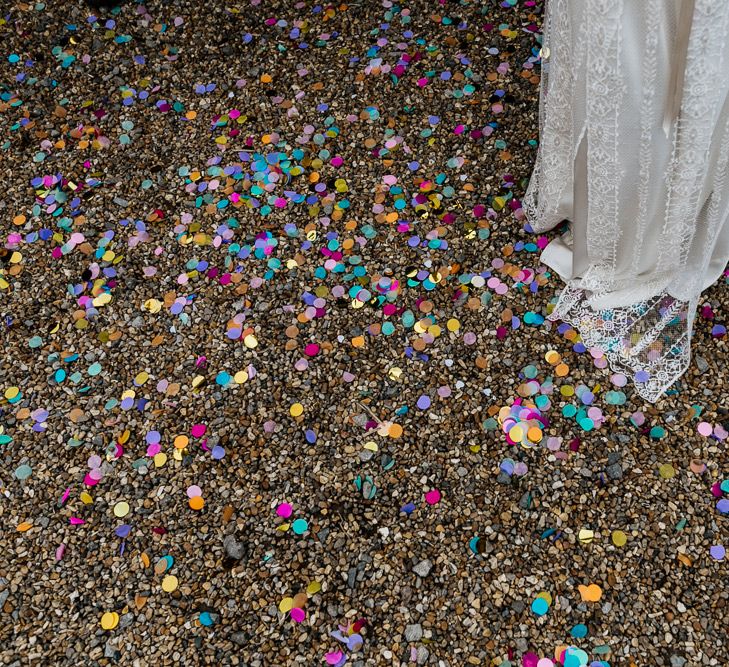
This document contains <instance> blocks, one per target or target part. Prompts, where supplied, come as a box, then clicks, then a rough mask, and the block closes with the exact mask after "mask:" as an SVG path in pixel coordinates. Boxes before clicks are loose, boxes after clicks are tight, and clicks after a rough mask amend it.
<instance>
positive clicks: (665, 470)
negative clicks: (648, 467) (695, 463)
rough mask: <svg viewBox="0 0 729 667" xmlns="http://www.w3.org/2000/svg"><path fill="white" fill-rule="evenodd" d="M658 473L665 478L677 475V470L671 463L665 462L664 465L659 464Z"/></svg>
mask: <svg viewBox="0 0 729 667" xmlns="http://www.w3.org/2000/svg"><path fill="white" fill-rule="evenodd" d="M658 474H659V475H660V476H661V477H662V478H663V479H671V478H672V477H674V476H675V475H676V470H675V469H674V467H673V466H672V465H671V464H670V463H664V464H663V465H660V466H658Z"/></svg>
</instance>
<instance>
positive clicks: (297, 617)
mask: <svg viewBox="0 0 729 667" xmlns="http://www.w3.org/2000/svg"><path fill="white" fill-rule="evenodd" d="M291 618H292V619H293V620H294V621H296V622H297V623H301V622H302V621H303V620H304V619H305V618H306V612H305V611H304V610H303V609H300V608H299V607H294V608H293V609H292V610H291Z"/></svg>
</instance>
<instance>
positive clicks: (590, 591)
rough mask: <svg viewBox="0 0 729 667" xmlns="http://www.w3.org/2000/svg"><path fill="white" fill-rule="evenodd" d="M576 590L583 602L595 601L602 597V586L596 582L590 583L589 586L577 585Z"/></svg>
mask: <svg viewBox="0 0 729 667" xmlns="http://www.w3.org/2000/svg"><path fill="white" fill-rule="evenodd" d="M577 590H578V591H580V595H581V596H582V599H583V601H584V602H597V601H598V600H599V599H600V598H601V597H602V588H600V587H599V586H598V585H597V584H590V585H589V586H582V585H580V586H578V587H577Z"/></svg>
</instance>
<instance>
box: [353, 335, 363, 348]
mask: <svg viewBox="0 0 729 667" xmlns="http://www.w3.org/2000/svg"><path fill="white" fill-rule="evenodd" d="M364 343H365V339H364V336H355V337H354V338H352V347H364Z"/></svg>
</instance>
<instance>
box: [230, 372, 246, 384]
mask: <svg viewBox="0 0 729 667" xmlns="http://www.w3.org/2000/svg"><path fill="white" fill-rule="evenodd" d="M233 380H235V383H236V384H243V383H244V382H248V373H246V372H245V371H238V372H237V373H236V374H235V375H234V376H233Z"/></svg>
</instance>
